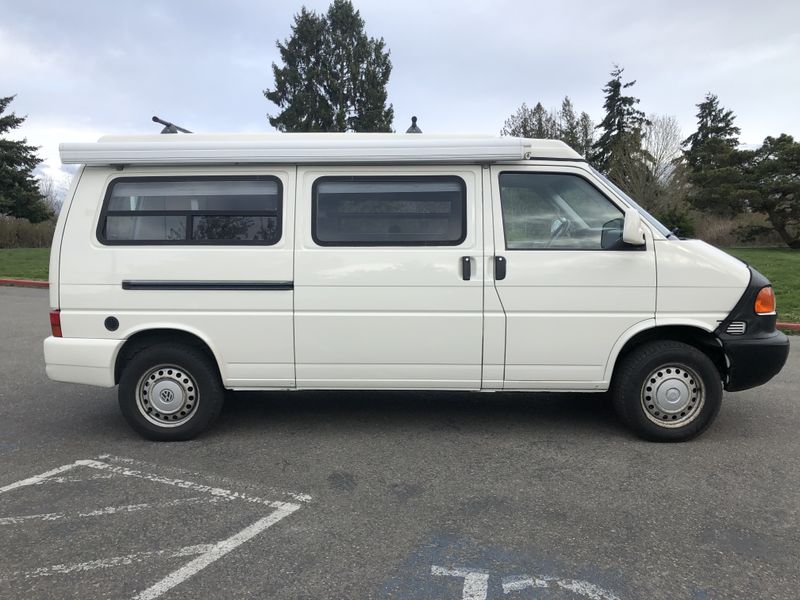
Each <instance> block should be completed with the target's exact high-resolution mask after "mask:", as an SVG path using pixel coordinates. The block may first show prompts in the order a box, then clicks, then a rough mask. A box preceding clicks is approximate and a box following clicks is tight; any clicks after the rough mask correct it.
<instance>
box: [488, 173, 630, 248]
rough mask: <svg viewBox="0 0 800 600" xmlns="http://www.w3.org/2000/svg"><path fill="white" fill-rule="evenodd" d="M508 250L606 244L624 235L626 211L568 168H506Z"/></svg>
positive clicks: (503, 201) (503, 181) (504, 201)
mask: <svg viewBox="0 0 800 600" xmlns="http://www.w3.org/2000/svg"><path fill="white" fill-rule="evenodd" d="M500 202H501V206H502V211H503V225H504V227H503V229H504V232H505V242H506V249H507V250H602V249H606V248H611V247H613V245H614V243H615V242H616V241H618V240H619V239H620V238H621V236H622V224H623V218H624V215H623V212H622V210H620V209H619V208H618V207H617V206H615V205H614V204H613V203H612V202H611V201H610V200H609V199H608V198H606V197H605V196H604V195H603V194H602V193H600V191H598V190H597V189H596V188H595V187H594V186H592V185H591V184H590V183H589V182H588V181H586V180H585V179H583V178H582V177H579V176H577V175H569V174H565V173H530V172H528V173H501V174H500Z"/></svg>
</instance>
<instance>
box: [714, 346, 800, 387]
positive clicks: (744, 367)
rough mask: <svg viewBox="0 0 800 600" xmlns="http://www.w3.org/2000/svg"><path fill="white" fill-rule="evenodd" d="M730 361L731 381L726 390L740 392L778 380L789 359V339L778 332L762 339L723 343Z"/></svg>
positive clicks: (729, 379) (729, 377) (729, 380)
mask: <svg viewBox="0 0 800 600" xmlns="http://www.w3.org/2000/svg"><path fill="white" fill-rule="evenodd" d="M721 341H722V347H723V349H724V350H725V355H726V356H727V357H728V362H729V366H728V380H727V382H726V383H725V389H726V390H727V391H729V392H739V391H741V390H748V389H750V388H754V387H756V386H759V385H762V384H764V383H766V382H768V381H769V380H770V379H772V378H773V377H775V375H777V374H778V373H779V372H780V370H781V369H782V368H783V365H784V364H786V358H787V357H788V356H789V338H787V337H786V335H784V334H783V333H782V332H780V331H775V332H773V333H771V334H768V335H762V336H759V337H752V338H747V337H741V338H734V337H733V336H726V339H722V340H721Z"/></svg>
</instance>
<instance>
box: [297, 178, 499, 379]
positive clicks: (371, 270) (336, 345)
mask: <svg viewBox="0 0 800 600" xmlns="http://www.w3.org/2000/svg"><path fill="white" fill-rule="evenodd" d="M323 177H338V178H360V180H363V179H364V178H369V177H381V178H383V177H387V178H391V177H399V178H402V177H413V178H419V180H420V181H424V180H425V178H426V177H455V178H458V179H459V180H461V181H463V184H464V186H465V192H466V232H465V238H464V240H463V241H462V242H460V243H458V244H455V245H440V246H432V245H428V246H423V245H408V246H397V245H375V246H363V245H362V246H359V245H357V244H349V245H339V246H320V245H318V244H317V242H316V241H315V240H314V239H313V236H312V216H313V215H312V208H311V207H312V202H313V199H312V196H313V188H314V184H315V182H316V181H318V180H319V179H320V178H323ZM481 202H482V196H481V170H480V167H478V166H463V165H460V166H407V167H396V166H384V167H325V168H320V167H300V168H299V170H298V210H297V224H296V231H295V233H296V238H297V250H296V254H295V343H296V356H297V385H298V388H363V389H391V388H394V389H409V388H413V389H426V388H436V389H473V390H478V389H480V387H481V360H482V349H481V343H482V342H481V340H482V335H483V299H482V295H483V285H484V270H483V268H482V267H483V247H482V244H483V238H482V226H481V223H482V214H481V211H482V208H481ZM463 257H469V258H470V259H471V261H472V269H471V270H472V273H471V276H470V278H469V280H464V279H463V277H462V266H461V265H462V263H461V259H462V258H463Z"/></svg>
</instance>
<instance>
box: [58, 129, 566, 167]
mask: <svg viewBox="0 0 800 600" xmlns="http://www.w3.org/2000/svg"><path fill="white" fill-rule="evenodd" d="M59 150H60V152H61V162H62V163H64V164H85V165H89V166H98V165H192V164H233V163H236V164H257V163H261V164H264V163H273V164H278V163H282V164H291V163H300V164H342V163H426V162H427V163H429V162H439V163H442V162H444V163H484V162H504V161H513V160H524V159H536V158H540V159H547V158H550V159H557V160H581V156H580V155H579V154H578V153H577V152H575V151H574V150H572V149H571V148H570V147H569V146H567V145H566V144H564V143H563V142H560V141H557V140H540V139H529V138H516V137H493V136H477V135H463V136H462V135H459V136H453V135H450V136H440V135H428V134H416V135H404V134H378V133H274V134H215V135H201V134H190V135H142V136H124V137H123V136H106V137H102V138H100V139H99V140H98V141H97V142H92V143H66V144H61V145H60V146H59Z"/></svg>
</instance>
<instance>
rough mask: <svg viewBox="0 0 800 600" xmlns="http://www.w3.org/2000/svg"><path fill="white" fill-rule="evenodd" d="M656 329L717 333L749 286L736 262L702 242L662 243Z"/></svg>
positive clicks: (658, 245) (744, 269)
mask: <svg viewBox="0 0 800 600" xmlns="http://www.w3.org/2000/svg"><path fill="white" fill-rule="evenodd" d="M656 255H657V256H658V302H657V306H658V309H657V311H656V325H659V326H661V325H690V326H694V327H698V328H701V329H703V330H704V331H709V332H710V331H714V330H715V329H716V328H717V326H718V325H719V323H720V322H721V321H722V320H723V319H725V317H727V316H728V313H730V311H731V310H732V309H733V307H734V306H735V305H736V303H737V302H738V301H739V298H741V296H742V294H743V293H744V290H745V289H746V288H747V284H748V283H749V282H750V271H749V270H748V269H747V266H746V265H745V264H744V263H743V262H742V261H740V260H739V259H737V258H734V257H733V256H731V255H729V254H726V253H725V252H723V251H722V250H718V249H717V248H714V247H713V246H710V245H709V244H706V243H705V242H702V241H700V240H660V241H657V242H656Z"/></svg>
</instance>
